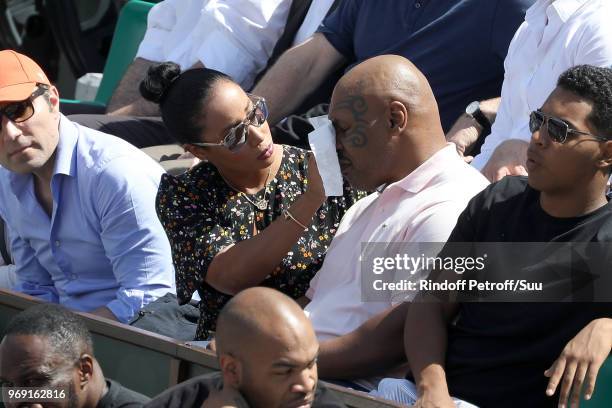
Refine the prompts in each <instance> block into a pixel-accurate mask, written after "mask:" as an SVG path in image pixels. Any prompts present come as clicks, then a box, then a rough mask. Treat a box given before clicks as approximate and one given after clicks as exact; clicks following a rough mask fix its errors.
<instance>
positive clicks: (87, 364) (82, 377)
mask: <svg viewBox="0 0 612 408" xmlns="http://www.w3.org/2000/svg"><path fill="white" fill-rule="evenodd" d="M94 366H95V363H94V358H93V357H92V356H90V355H89V354H83V355H82V356H81V358H80V359H79V366H78V368H79V384H80V386H81V388H83V387H84V386H85V385H87V384H88V383H89V382H90V381H91V379H92V377H93V375H94Z"/></svg>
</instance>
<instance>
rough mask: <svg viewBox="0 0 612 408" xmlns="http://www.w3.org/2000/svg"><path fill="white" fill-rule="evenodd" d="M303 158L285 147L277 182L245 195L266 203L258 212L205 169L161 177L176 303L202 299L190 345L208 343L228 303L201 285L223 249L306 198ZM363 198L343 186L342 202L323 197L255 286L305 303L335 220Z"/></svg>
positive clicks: (210, 167)
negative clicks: (195, 297)
mask: <svg viewBox="0 0 612 408" xmlns="http://www.w3.org/2000/svg"><path fill="white" fill-rule="evenodd" d="M306 153H307V152H306V151H305V150H302V149H298V148H295V147H291V146H283V159H282V162H281V165H280V168H279V170H278V172H277V174H276V177H275V178H274V179H272V180H271V181H270V182H269V183H268V184H267V187H266V188H265V189H262V191H260V192H258V193H257V194H254V195H249V198H250V199H251V201H253V202H257V201H258V200H259V199H262V198H264V197H267V201H268V207H267V208H266V209H265V210H258V209H257V208H256V207H255V206H254V205H253V204H252V203H250V202H249V201H248V200H247V199H245V198H244V193H238V192H236V191H234V190H233V189H232V188H231V187H230V186H229V185H227V183H226V182H225V180H223V178H222V177H221V175H220V174H219V172H218V171H217V169H216V168H215V167H214V166H213V165H212V164H210V163H202V164H200V165H199V166H197V167H195V168H193V169H191V170H190V171H188V172H186V173H184V174H182V175H180V176H176V177H175V176H171V175H168V174H165V175H163V176H162V180H161V183H160V186H159V192H158V194H157V202H156V206H157V213H158V216H159V219H160V220H161V222H162V224H163V226H164V228H165V230H166V233H167V235H168V239H169V241H170V245H171V247H172V257H173V260H174V266H175V269H176V290H177V296H178V299H179V303H180V304H185V303H188V302H189V301H190V300H191V297H192V295H193V293H194V292H195V291H198V293H199V295H200V297H201V299H202V301H201V302H200V305H199V309H200V319H199V321H198V329H197V333H196V340H204V339H207V338H209V337H210V335H211V332H212V331H214V330H215V324H216V320H217V316H218V314H219V312H220V310H221V308H222V307H223V306H224V305H225V304H226V303H227V301H228V300H229V299H230V298H231V296H230V295H227V294H224V293H221V292H219V291H217V290H216V289H214V288H213V287H212V286H210V285H208V284H207V283H206V282H205V281H204V278H205V277H206V271H207V270H208V267H209V265H210V264H211V262H212V260H213V258H214V257H215V256H216V255H217V253H219V251H221V249H223V248H225V247H227V246H229V245H231V244H233V243H236V242H240V241H242V240H246V239H249V238H251V237H252V236H253V232H254V230H255V228H256V229H257V231H262V230H264V229H265V228H266V227H267V226H268V225H270V224H271V223H272V222H273V221H274V220H275V219H276V218H277V217H282V213H283V211H284V210H286V209H289V208H290V207H291V204H292V203H293V202H295V201H296V200H297V199H298V198H299V196H300V195H301V194H303V193H304V192H305V191H306V189H307V185H308V178H307V174H308V168H307V167H308V161H307V156H306ZM264 190H266V191H267V195H265V194H266V193H265V191H264ZM364 196H365V194H363V193H359V192H355V191H354V190H352V189H351V188H350V187H349V186H348V185H345V187H344V196H342V197H329V198H328V199H327V200H326V201H325V203H324V204H323V205H322V206H321V208H320V209H319V210H318V211H317V212H316V214H315V215H314V217H313V218H312V223H311V224H310V225H309V228H308V229H307V230H306V231H304V233H303V234H302V236H301V237H300V238H299V239H298V241H297V242H296V244H295V245H294V246H293V247H292V249H291V251H290V252H289V253H287V255H286V256H285V257H284V258H283V259H282V260H281V262H280V263H279V265H278V266H277V267H276V268H275V269H274V270H273V271H271V272H270V274H269V275H268V276H267V277H266V278H265V280H264V281H263V282H262V283H261V285H262V286H268V287H272V288H275V289H277V290H279V291H281V292H283V293H285V294H287V295H288V296H290V297H292V298H294V299H297V298H300V297H302V296H304V295H305V294H306V290H307V289H308V287H309V283H310V280H311V279H312V278H313V277H314V275H315V274H316V272H317V271H318V270H319V268H320V267H321V265H322V263H323V259H324V257H325V253H326V251H327V248H328V247H329V244H330V243H331V240H332V238H333V236H334V234H335V232H336V229H337V228H338V224H339V223H340V219H341V218H342V216H343V215H344V213H345V212H346V210H348V208H349V207H350V206H351V205H352V204H353V203H354V202H355V201H357V200H358V199H359V198H362V197H364ZM356 244H358V243H356Z"/></svg>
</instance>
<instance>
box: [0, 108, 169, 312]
mask: <svg viewBox="0 0 612 408" xmlns="http://www.w3.org/2000/svg"><path fill="white" fill-rule="evenodd" d="M59 130H60V137H59V143H58V147H57V150H56V156H55V167H54V170H53V176H52V179H51V191H52V194H53V212H52V215H51V217H49V216H48V215H47V213H46V212H45V210H44V209H43V207H42V206H41V205H40V204H39V202H38V200H37V199H36V196H35V193H34V179H33V177H34V176H33V175H31V174H27V175H23V174H17V173H13V172H10V171H8V170H6V169H4V168H2V167H0V217H2V218H3V219H4V220H5V221H6V224H7V226H8V228H9V232H10V234H9V235H10V237H11V250H12V254H13V257H14V260H15V265H16V268H17V269H16V275H17V280H18V282H17V284H16V286H15V287H14V288H13V289H14V290H16V291H19V292H23V293H25V294H28V295H32V296H36V297H38V298H41V299H44V300H47V301H50V302H56V303H61V304H63V305H65V306H66V307H68V308H70V309H75V310H79V311H92V310H95V309H97V308H99V307H102V306H106V307H107V308H109V309H110V310H111V311H112V312H113V314H114V315H115V316H116V317H117V319H118V320H119V321H121V322H124V323H125V322H128V321H129V320H130V319H131V318H132V317H133V316H134V315H135V314H136V313H137V312H138V310H140V309H141V308H142V307H143V306H144V305H146V304H147V303H149V302H151V301H153V300H155V299H156V298H158V297H160V296H163V295H164V294H166V293H167V292H173V293H174V292H175V285H174V268H173V265H172V257H171V252H170V244H169V243H168V238H167V237H166V233H165V231H164V229H163V227H162V226H161V224H160V222H159V220H158V218H157V215H156V212H155V196H156V194H157V186H158V183H159V180H160V177H161V175H162V173H163V170H162V168H161V167H160V166H159V165H158V164H157V163H155V162H154V161H153V160H152V159H151V158H149V157H148V156H147V155H146V154H145V153H143V152H141V151H140V150H138V149H136V148H135V147H133V146H132V145H130V144H128V143H127V142H125V141H123V140H120V139H118V138H116V137H113V136H110V135H107V134H104V133H100V132H97V131H94V130H91V129H88V128H86V127H82V126H79V125H77V124H75V123H73V122H71V121H69V120H68V119H67V118H66V117H64V116H62V117H61V119H60V126H59Z"/></svg>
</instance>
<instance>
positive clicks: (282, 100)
mask: <svg viewBox="0 0 612 408" xmlns="http://www.w3.org/2000/svg"><path fill="white" fill-rule="evenodd" d="M343 62H344V57H343V56H342V55H341V54H340V53H339V52H338V51H336V49H335V48H334V47H333V46H332V45H331V44H330V43H329V42H328V41H327V39H325V37H324V36H323V35H322V34H318V33H315V34H314V35H313V37H311V38H310V39H309V40H307V41H305V42H303V43H302V44H300V45H298V46H296V47H293V48H291V49H290V50H288V51H286V52H285V53H284V54H283V55H282V56H281V57H280V58H279V60H278V61H277V62H276V64H274V65H273V66H272V68H271V69H270V70H269V71H268V72H267V73H266V75H264V77H263V78H262V79H261V80H260V81H259V83H258V84H257V86H256V87H255V88H254V89H253V93H254V94H256V95H260V96H263V97H265V98H266V101H267V102H268V106H269V107H270V116H269V117H268V122H269V123H270V124H271V125H274V124H276V123H277V122H279V121H280V120H281V119H283V118H284V117H285V116H287V115H289V114H291V113H293V112H294V111H295V109H297V108H298V107H299V105H300V104H301V103H302V102H303V101H304V99H305V98H306V97H307V96H308V95H309V93H310V92H312V91H314V90H316V89H317V88H318V87H319V86H320V85H321V83H323V81H324V80H325V79H326V78H327V76H328V75H329V74H331V73H332V72H334V70H335V69H337V68H339V67H340V66H341V64H342V63H343Z"/></svg>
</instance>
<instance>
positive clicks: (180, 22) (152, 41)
mask: <svg viewBox="0 0 612 408" xmlns="http://www.w3.org/2000/svg"><path fill="white" fill-rule="evenodd" d="M290 6H291V1H290V0H165V1H163V2H161V3H158V4H156V5H155V6H154V7H153V8H152V9H151V11H150V12H149V16H148V21H147V31H146V33H145V36H144V38H143V40H142V42H141V43H140V46H139V48H138V52H137V54H136V56H137V57H140V58H145V59H147V60H150V61H157V62H161V61H173V62H175V63H177V64H179V65H180V66H181V68H182V69H187V68H190V67H191V66H193V65H194V64H195V63H196V62H198V61H201V62H202V63H203V64H204V65H205V66H206V67H207V68H212V69H216V70H218V71H221V72H224V73H226V74H228V75H229V76H231V77H232V78H233V79H234V80H235V81H236V82H237V83H238V84H240V85H241V86H242V87H243V88H244V89H249V88H251V86H252V85H253V81H254V79H255V76H256V75H257V73H258V72H259V71H261V70H262V69H263V68H264V67H265V66H266V64H267V62H268V59H269V58H270V55H271V54H272V50H273V49H274V46H275V45H276V42H277V41H278V39H279V38H280V36H281V35H282V33H283V30H284V27H285V23H286V21H287V16H288V15H289V8H290Z"/></svg>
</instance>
